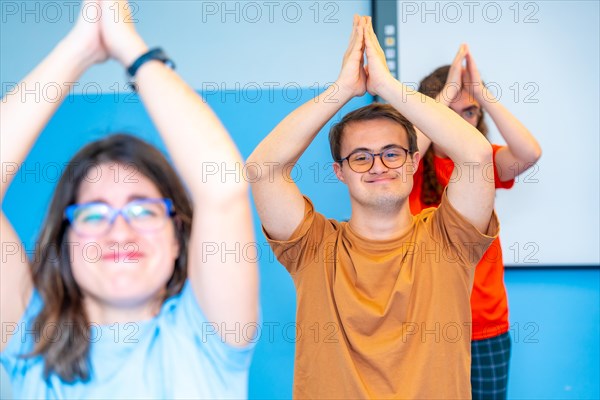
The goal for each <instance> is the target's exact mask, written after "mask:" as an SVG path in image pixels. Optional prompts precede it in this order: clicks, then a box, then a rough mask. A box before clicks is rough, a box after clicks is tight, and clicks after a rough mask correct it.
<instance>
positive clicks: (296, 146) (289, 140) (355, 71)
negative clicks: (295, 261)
mask: <svg viewBox="0 0 600 400" xmlns="http://www.w3.org/2000/svg"><path fill="white" fill-rule="evenodd" d="M364 25H365V19H364V18H359V17H358V16H355V17H354V23H353V27H352V35H351V38H350V44H349V46H348V50H347V51H346V54H345V55H344V60H343V63H342V70H341V72H340V75H339V77H338V79H337V81H336V82H335V84H333V85H331V86H330V87H329V88H328V89H327V90H325V91H324V92H323V93H321V94H320V95H319V96H317V97H316V98H315V99H312V100H310V101H308V102H306V103H305V104H303V105H302V106H300V107H299V108H297V109H296V110H295V111H294V112H292V113H291V114H290V115H288V116H287V117H286V118H285V119H284V120H283V121H281V122H280V123H279V125H277V126H276V127H275V129H273V131H272V132H271V133H270V134H269V135H268V136H267V137H266V138H265V139H264V140H263V141H262V142H261V143H260V144H259V145H258V147H257V148H256V149H255V150H254V152H253V153H252V155H251V156H250V157H249V158H248V168H247V170H248V171H249V173H250V172H255V174H253V175H251V176H249V177H248V178H249V179H250V182H252V193H253V195H254V201H255V203H256V209H257V210H258V215H259V216H260V219H261V222H262V224H263V226H264V227H265V230H266V231H267V233H268V234H269V236H270V237H271V238H273V239H276V240H287V239H289V238H290V237H291V235H292V233H293V232H294V230H295V229H296V228H297V227H298V225H299V224H300V222H301V221H302V218H303V216H304V200H303V198H302V194H301V193H300V190H299V189H298V187H297V186H296V184H295V183H294V182H293V181H292V179H291V177H290V174H289V173H290V171H291V167H292V166H293V165H294V164H295V163H296V162H297V161H298V159H299V158H300V156H301V155H302V153H304V151H305V150H306V148H307V147H308V146H309V145H310V143H311V142H312V141H313V139H314V138H315V136H316V135H317V133H319V131H320V130H321V129H322V128H323V126H324V125H325V124H326V123H327V121H329V120H330V119H331V118H332V117H333V116H334V115H335V113H336V112H338V111H339V110H340V109H341V108H342V107H343V106H344V104H346V103H347V102H348V101H350V100H351V99H352V98H353V97H355V96H362V95H364V94H365V93H366V75H365V71H364V68H363V52H364V40H363V37H364V36H363V35H364V30H363V27H364Z"/></svg>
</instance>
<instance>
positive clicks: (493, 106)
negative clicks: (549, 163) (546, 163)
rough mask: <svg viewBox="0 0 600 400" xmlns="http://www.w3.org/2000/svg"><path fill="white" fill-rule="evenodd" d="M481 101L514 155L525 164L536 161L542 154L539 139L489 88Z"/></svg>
mask: <svg viewBox="0 0 600 400" xmlns="http://www.w3.org/2000/svg"><path fill="white" fill-rule="evenodd" d="M484 90H485V91H486V93H484V96H482V98H481V100H480V102H481V105H482V107H483V109H484V110H485V111H487V113H488V114H489V115H490V117H491V118H492V120H493V121H494V124H496V127H498V131H499V132H500V134H501V135H502V137H503V138H504V140H505V141H506V144H507V146H508V148H509V149H510V151H511V153H512V154H513V156H514V157H516V158H517V159H518V160H520V161H521V162H523V163H525V164H532V163H535V162H536V161H537V160H538V159H539V158H540V156H541V154H542V149H541V147H540V145H539V143H538V141H537V140H536V139H535V137H533V135H532V134H531V133H530V132H529V130H528V129H527V128H526V127H525V125H523V124H522V123H521V121H519V120H518V119H517V118H516V117H515V116H514V115H513V114H512V113H511V112H510V111H508V109H506V107H504V106H503V105H502V104H500V102H499V101H498V100H496V99H495V98H494V97H493V95H492V94H491V93H489V91H488V90H487V89H484Z"/></svg>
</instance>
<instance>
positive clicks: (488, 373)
mask: <svg viewBox="0 0 600 400" xmlns="http://www.w3.org/2000/svg"><path fill="white" fill-rule="evenodd" d="M510 346H511V340H510V335H509V334H508V332H506V333H504V334H502V335H499V336H496V337H493V338H489V339H484V340H476V341H473V342H471V390H472V393H473V400H480V399H481V400H483V399H486V400H488V399H506V391H507V387H508V364H509V360H510Z"/></svg>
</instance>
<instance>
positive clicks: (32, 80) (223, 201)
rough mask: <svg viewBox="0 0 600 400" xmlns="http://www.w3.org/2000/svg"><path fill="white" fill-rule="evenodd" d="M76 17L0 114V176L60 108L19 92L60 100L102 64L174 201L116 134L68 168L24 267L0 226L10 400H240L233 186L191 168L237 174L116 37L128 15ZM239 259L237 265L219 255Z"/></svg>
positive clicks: (188, 110) (204, 127)
mask: <svg viewBox="0 0 600 400" xmlns="http://www.w3.org/2000/svg"><path fill="white" fill-rule="evenodd" d="M90 8H96V9H97V13H92V12H86V13H82V16H80V18H79V20H78V21H77V23H76V25H75V27H74V28H73V29H72V31H71V32H70V33H69V34H68V35H67V36H66V37H65V38H64V39H63V40H62V41H61V42H60V43H59V44H58V45H57V46H56V48H55V49H54V50H53V51H52V52H51V53H50V54H49V55H48V56H47V57H46V58H45V59H44V60H43V61H42V62H41V64H39V65H38V66H37V67H36V68H35V69H34V70H33V71H32V72H31V73H30V74H29V75H28V76H27V77H25V79H24V80H23V81H22V82H21V83H20V84H19V85H17V86H16V87H15V89H14V90H13V91H12V92H9V93H7V94H6V96H5V98H4V99H3V100H2V104H1V106H0V107H1V114H2V119H1V125H0V135H1V139H2V150H1V151H2V153H1V155H2V161H3V162H5V163H15V164H14V165H21V163H23V161H24V160H25V157H26V155H27V153H28V152H29V150H30V149H31V147H32V145H33V144H34V142H35V141H36V138H37V136H38V135H39V133H40V132H41V131H42V130H43V128H44V126H45V125H46V123H47V122H48V120H49V119H50V118H51V117H52V115H53V114H54V112H55V111H56V109H57V108H58V106H59V104H60V102H61V101H56V99H53V100H52V101H41V102H39V101H38V102H36V101H33V100H35V99H34V97H33V96H29V97H27V96H25V97H23V96H20V95H18V91H19V90H20V88H25V87H47V86H48V85H49V84H57V83H58V85H60V86H61V87H62V88H63V89H65V90H62V94H61V95H60V99H59V100H63V98H64V97H65V95H66V93H68V92H69V90H68V89H70V88H71V85H73V84H74V82H76V81H77V79H78V78H79V77H80V76H81V75H82V74H83V73H84V72H85V71H86V70H87V69H88V68H89V67H91V66H92V65H94V64H97V63H101V62H104V61H106V60H107V59H109V58H112V59H115V60H117V61H118V62H119V63H121V64H122V65H123V66H124V67H126V68H127V70H128V73H129V74H130V76H131V77H132V79H135V87H136V89H137V91H138V92H139V95H140V98H141V99H142V101H143V103H144V105H145V107H146V110H147V111H148V113H149V115H150V117H151V118H152V120H153V122H154V123H155V125H156V127H157V128H158V130H159V132H160V134H161V136H162V138H163V140H164V142H165V143H166V145H167V148H168V150H169V153H170V154H171V157H172V159H173V160H174V163H175V166H176V167H177V171H178V172H179V173H180V174H181V177H182V178H183V180H184V181H185V187H184V184H183V182H182V181H180V179H179V177H178V175H177V173H176V172H175V171H174V169H173V168H172V167H171V166H170V165H169V163H168V162H167V160H166V159H165V157H164V156H163V155H162V154H161V153H160V152H159V151H158V150H157V149H155V148H154V147H152V146H151V145H149V144H147V143H146V142H144V141H142V140H140V139H137V138H135V137H133V136H130V135H124V134H118V135H112V136H109V137H107V138H105V139H102V140H99V141H97V142H93V143H91V144H88V145H87V146H85V147H84V148H83V149H81V150H80V151H79V152H78V153H77V154H76V155H75V156H74V157H73V158H72V159H71V160H70V162H69V163H68V166H67V168H66V169H65V171H64V173H63V176H62V177H61V179H60V181H59V183H58V185H57V188H56V190H55V192H54V195H53V198H52V201H51V204H50V207H49V210H48V215H47V218H46V220H45V222H44V224H43V226H42V230H41V233H40V237H39V240H38V242H37V248H38V252H37V254H36V255H35V258H34V259H33V260H28V258H27V256H26V253H25V250H24V249H23V248H22V246H20V245H19V243H21V240H19V238H18V236H17V234H16V232H15V230H14V228H13V227H12V225H11V223H10V221H9V220H8V218H7V217H6V216H5V215H4V213H2V248H3V257H2V266H1V279H0V282H1V307H2V309H1V311H2V317H1V323H2V326H3V338H2V354H1V361H2V365H3V367H4V368H5V369H6V371H7V373H8V375H9V377H10V382H11V384H12V392H13V395H14V396H15V397H17V398H244V397H247V379H248V368H249V364H250V357H251V353H252V344H253V342H255V335H256V332H257V318H258V288H257V286H258V282H257V281H258V276H257V275H258V273H257V267H256V260H257V257H256V254H253V253H252V249H255V246H248V244H252V243H254V237H253V227H252V221H251V211H250V205H249V201H248V193H247V190H248V187H247V184H246V182H245V181H244V180H243V179H239V177H234V176H231V174H230V175H229V178H227V176H224V177H223V178H224V179H223V178H222V176H221V174H214V175H207V174H204V173H203V171H204V169H203V165H205V164H204V163H208V164H211V165H218V166H221V167H222V168H226V169H227V170H228V171H231V170H232V169H233V168H234V166H235V167H237V166H240V165H241V163H242V159H241V157H240V155H239V153H238V151H237V149H236V147H235V145H234V143H233V142H232V140H231V138H230V137H229V135H228V134H227V132H226V130H225V129H224V127H223V126H222V125H221V123H220V122H219V120H218V118H217V117H216V116H215V115H214V114H213V112H212V111H211V109H210V108H209V107H208V105H207V104H206V103H205V102H203V100H202V99H201V98H200V97H199V96H198V95H197V94H196V93H195V92H194V91H193V90H192V89H191V88H189V87H188V86H187V85H186V84H185V83H184V82H183V81H182V80H181V78H179V76H178V75H177V74H176V73H175V72H174V71H173V70H172V66H173V63H172V62H171V61H170V60H169V59H168V57H167V56H166V54H165V53H164V52H163V51H162V50H160V49H152V50H149V49H148V47H147V45H146V44H145V42H144V41H143V40H142V38H141V37H140V36H139V35H138V34H137V32H136V31H135V28H134V26H133V24H132V23H130V22H128V21H131V18H130V17H131V16H130V12H129V8H128V4H127V1H87V0H86V1H84V3H83V6H82V9H87V10H88V11H89V9H90ZM92 15H96V16H98V18H91V17H90V16H92ZM36 85H39V86H36ZM29 100H32V101H29ZM73 129H77V128H76V127H74V128H73ZM8 172H10V171H7V169H5V168H3V171H2V179H3V183H4V185H3V186H2V198H3V199H4V195H5V194H6V190H7V188H8V186H9V183H10V180H11V178H12V177H14V174H10V173H8ZM185 188H187V190H186V189H185ZM192 209H193V212H192ZM241 247H243V248H244V253H243V256H240V257H232V256H231V255H230V254H229V253H227V252H230V251H231V249H236V248H241ZM5 249H6V250H7V251H6V252H5V251H4V250H5ZM8 250H10V251H8Z"/></svg>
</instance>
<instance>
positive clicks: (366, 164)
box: [337, 146, 409, 173]
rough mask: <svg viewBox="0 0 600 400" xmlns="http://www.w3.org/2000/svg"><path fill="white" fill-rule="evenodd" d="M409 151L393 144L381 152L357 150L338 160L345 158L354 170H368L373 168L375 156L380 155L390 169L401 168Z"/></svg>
mask: <svg viewBox="0 0 600 400" xmlns="http://www.w3.org/2000/svg"><path fill="white" fill-rule="evenodd" d="M408 153H409V151H408V150H407V149H405V148H404V147H402V146H393V147H389V148H387V149H385V150H384V151H382V152H381V153H377V154H375V153H371V152H369V151H366V150H356V151H353V152H352V153H350V155H349V156H348V157H344V158H342V159H341V160H337V162H339V163H340V164H342V163H343V162H344V160H347V161H348V166H350V169H351V170H352V171H354V172H358V173H362V172H367V171H368V170H370V169H371V168H373V164H375V157H379V158H380V159H381V162H382V163H383V165H385V166H386V167H387V168H390V169H396V168H400V167H401V166H403V165H404V163H405V162H406V159H407V158H408Z"/></svg>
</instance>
